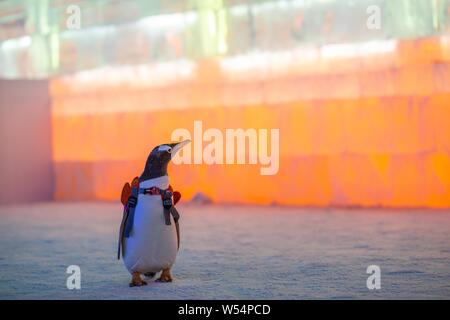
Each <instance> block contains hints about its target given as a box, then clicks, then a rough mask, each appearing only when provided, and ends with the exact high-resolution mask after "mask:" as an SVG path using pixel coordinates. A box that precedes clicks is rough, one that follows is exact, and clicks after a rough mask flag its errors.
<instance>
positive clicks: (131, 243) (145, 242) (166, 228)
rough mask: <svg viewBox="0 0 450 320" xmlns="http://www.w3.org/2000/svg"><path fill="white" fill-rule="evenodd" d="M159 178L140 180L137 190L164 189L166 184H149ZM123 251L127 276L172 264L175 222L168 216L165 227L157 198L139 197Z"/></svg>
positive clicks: (157, 270) (161, 268)
mask: <svg viewBox="0 0 450 320" xmlns="http://www.w3.org/2000/svg"><path fill="white" fill-rule="evenodd" d="M161 178H162V177H161ZM161 178H157V179H152V180H148V181H144V182H142V183H141V187H143V188H148V187H152V186H157V187H158V188H161V189H166V188H167V187H168V181H167V183H164V182H165V181H153V180H158V179H161ZM166 178H167V177H166ZM150 184H151V185H150ZM124 249H125V255H124V258H123V260H124V263H125V266H126V267H127V269H128V271H129V272H130V273H133V272H140V273H146V272H159V271H161V270H163V269H166V268H169V267H171V266H172V265H173V264H174V262H175V259H176V255H177V251H178V243H177V233H176V228H175V222H174V221H173V218H172V217H171V224H170V225H166V224H165V220H164V209H163V206H162V201H161V197H160V196H152V195H142V194H140V195H139V197H138V203H137V206H136V209H135V213H134V223H133V228H132V231H131V234H130V237H129V238H125V241H124Z"/></svg>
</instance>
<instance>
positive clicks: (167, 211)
mask: <svg viewBox="0 0 450 320" xmlns="http://www.w3.org/2000/svg"><path fill="white" fill-rule="evenodd" d="M139 194H144V195H151V196H156V195H159V196H161V201H162V205H163V207H164V220H165V223H166V225H170V224H171V222H170V215H172V217H173V220H174V221H175V227H176V231H177V241H178V248H179V247H180V226H179V223H178V219H179V218H180V215H179V213H178V211H177V209H176V208H175V205H176V204H177V203H178V202H179V201H180V199H181V193H180V192H178V191H173V188H172V186H171V185H169V188H167V189H160V188H157V187H151V188H140V187H139V178H138V177H135V178H134V179H133V180H132V182H131V184H130V183H128V182H127V183H125V185H124V186H123V188H122V194H121V197H120V200H121V202H122V205H123V216H122V222H121V224H120V228H119V243H118V248H117V259H118V260H120V254H121V253H122V257H123V255H124V249H123V248H124V246H123V242H124V238H128V237H129V236H130V233H131V230H132V228H133V222H134V210H135V208H136V205H137V202H138V196H139ZM172 199H173V200H172Z"/></svg>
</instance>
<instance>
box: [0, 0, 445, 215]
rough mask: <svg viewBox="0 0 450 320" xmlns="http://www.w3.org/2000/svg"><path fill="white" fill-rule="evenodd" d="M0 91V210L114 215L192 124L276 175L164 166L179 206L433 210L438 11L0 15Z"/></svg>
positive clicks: (380, 3)
mask: <svg viewBox="0 0 450 320" xmlns="http://www.w3.org/2000/svg"><path fill="white" fill-rule="evenodd" d="M378 9H379V11H378ZM77 12H79V22H80V24H79V28H78V27H77V26H76V24H75V25H74V24H73V15H74V14H76V13H77ZM377 12H379V13H380V15H379V18H380V19H379V22H380V24H379V28H377V27H375V28H372V27H370V25H373V24H370V23H369V26H368V24H367V23H368V21H369V22H370V21H372V22H373V21H374V20H373V19H376V18H377V17H378V16H377ZM374 17H375V18H374ZM0 78H1V80H0V112H1V114H0V122H1V123H0V130H1V131H0V148H1V153H0V188H1V190H2V192H1V193H0V203H2V204H4V203H17V202H28V201H38V200H53V199H55V200H91V199H95V200H118V199H119V196H120V192H121V188H122V185H123V184H124V182H126V181H130V180H131V179H132V178H133V177H134V176H136V175H139V174H140V173H141V172H142V169H143V166H144V163H145V159H146V157H147V155H148V153H149V151H150V150H151V149H152V148H153V147H154V146H155V145H158V144H161V143H165V142H169V141H170V135H171V133H172V131H173V130H175V129H177V128H187V129H188V130H190V131H191V132H192V130H193V122H194V120H202V121H203V127H204V129H207V128H218V129H221V130H225V128H244V129H246V128H255V129H271V128H279V129H280V170H279V172H278V174H277V175H275V176H261V175H260V174H259V167H260V166H259V165H213V166H208V165H180V166H175V165H171V167H170V168H169V174H170V176H171V179H172V184H173V185H174V186H175V188H176V189H179V190H180V191H181V192H182V194H183V198H184V199H188V200H189V199H192V198H193V197H195V195H197V194H202V195H204V196H205V197H206V198H208V199H210V200H211V201H213V202H214V203H241V204H263V205H271V204H280V205H301V206H344V207H347V206H358V207H359V206H362V207H374V206H376V207H378V206H382V207H402V208H404V207H408V208H410V207H411V208H414V207H430V208H448V207H450V1H448V0H395V1H393V0H391V1H388V0H358V1H356V0H355V1H352V0H348V1H345V0H342V1H341V0H285V1H284V0H279V1H275V0H272V1H263V0H247V1H245V0H228V1H225V0H189V1H179V0H173V1H159V0H152V1H148V0H128V1H124V0H90V1H75V0H40V1H37V0H36V1H32V0H29V1H25V0H22V1H20V0H0ZM280 190H282V191H280Z"/></svg>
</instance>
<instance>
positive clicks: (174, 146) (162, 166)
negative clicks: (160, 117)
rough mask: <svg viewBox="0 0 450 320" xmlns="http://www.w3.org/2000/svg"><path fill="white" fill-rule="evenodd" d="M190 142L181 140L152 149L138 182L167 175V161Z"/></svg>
mask: <svg viewBox="0 0 450 320" xmlns="http://www.w3.org/2000/svg"><path fill="white" fill-rule="evenodd" d="M190 142H191V140H183V141H180V142H175V143H165V144H161V145H159V146H156V147H155V148H153V150H152V151H151V152H150V154H149V155H148V158H147V162H146V163H145V168H144V172H143V173H142V175H141V176H140V178H139V180H140V181H145V180H148V179H153V178H157V177H162V176H165V175H167V165H168V164H169V161H170V160H171V159H172V158H173V157H174V156H175V155H176V154H177V152H178V151H180V149H181V148H183V147H184V146H185V145H187V144H188V143H190Z"/></svg>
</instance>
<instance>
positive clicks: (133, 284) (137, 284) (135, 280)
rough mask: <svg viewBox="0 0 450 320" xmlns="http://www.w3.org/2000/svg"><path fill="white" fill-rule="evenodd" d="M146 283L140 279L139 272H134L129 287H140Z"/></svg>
mask: <svg viewBox="0 0 450 320" xmlns="http://www.w3.org/2000/svg"><path fill="white" fill-rule="evenodd" d="M146 285H147V282H145V281H144V280H142V279H141V275H140V274H139V272H134V273H133V275H132V278H131V282H130V287H142V286H146Z"/></svg>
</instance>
